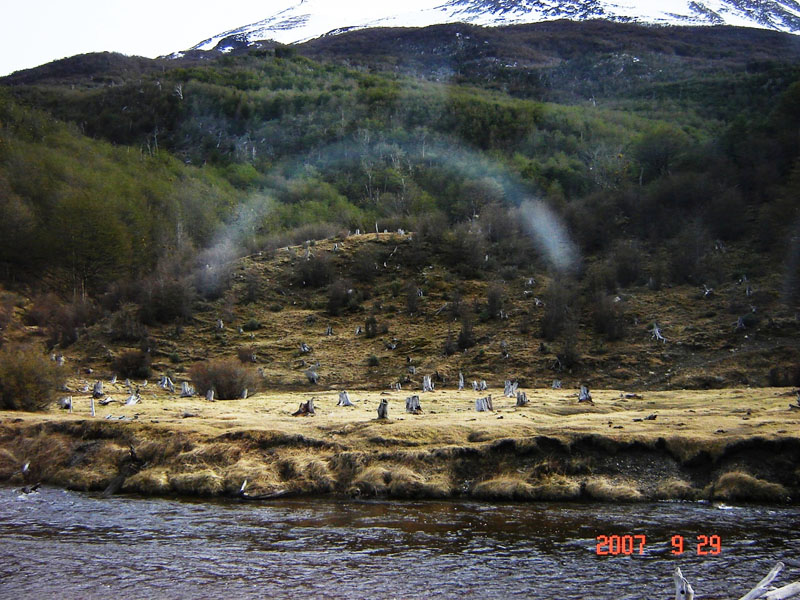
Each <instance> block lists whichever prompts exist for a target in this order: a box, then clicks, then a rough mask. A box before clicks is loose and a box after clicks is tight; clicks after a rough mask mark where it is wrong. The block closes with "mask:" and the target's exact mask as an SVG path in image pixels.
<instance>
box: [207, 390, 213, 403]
mask: <svg viewBox="0 0 800 600" xmlns="http://www.w3.org/2000/svg"><path fill="white" fill-rule="evenodd" d="M206 400H208V401H209V402H213V401H214V390H208V391H207V392H206Z"/></svg>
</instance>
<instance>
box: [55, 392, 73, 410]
mask: <svg viewBox="0 0 800 600" xmlns="http://www.w3.org/2000/svg"><path fill="white" fill-rule="evenodd" d="M58 407H59V408H63V409H64V410H69V412H72V396H64V397H63V398H59V399H58Z"/></svg>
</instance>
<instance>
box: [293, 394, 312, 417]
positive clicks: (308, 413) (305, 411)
mask: <svg viewBox="0 0 800 600" xmlns="http://www.w3.org/2000/svg"><path fill="white" fill-rule="evenodd" d="M315 414H317V413H316V411H315V410H314V399H313V398H310V399H309V400H308V402H301V403H300V408H298V409H297V411H296V412H293V413H292V416H293V417H313V416H314V415H315Z"/></svg>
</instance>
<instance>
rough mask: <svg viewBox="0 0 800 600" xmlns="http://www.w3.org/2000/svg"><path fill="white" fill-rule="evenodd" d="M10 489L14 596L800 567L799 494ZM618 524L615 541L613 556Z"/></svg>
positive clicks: (560, 593)
mask: <svg viewBox="0 0 800 600" xmlns="http://www.w3.org/2000/svg"><path fill="white" fill-rule="evenodd" d="M0 500H2V501H1V502H0V549H1V550H2V552H1V553H0V554H1V555H2V561H0V597H3V598H59V599H61V598H86V599H90V598H98V599H99V598H103V599H107V598H114V600H123V599H136V598H171V599H175V598H231V599H239V598H295V599H296V598H325V599H326V600H333V599H337V598H347V599H351V598H352V599H356V598H359V599H360V598H424V599H425V600H431V599H435V598H458V599H459V600H464V599H468V598H558V599H581V598H597V599H612V598H613V599H615V600H618V599H630V600H633V599H654V598H672V597H673V594H674V588H673V584H672V572H673V570H674V568H675V567H676V566H679V567H681V569H682V571H683V573H684V575H685V576H686V577H687V579H688V580H689V581H690V582H691V583H692V585H693V586H694V589H695V591H696V593H697V595H698V597H702V598H714V597H717V598H738V597H739V596H741V595H743V594H744V593H745V592H746V591H747V590H749V589H750V588H751V587H752V586H753V585H755V583H756V582H757V581H758V580H760V579H761V578H762V577H763V576H764V575H766V574H767V572H768V571H769V569H770V568H771V567H772V566H773V565H774V564H775V562H777V561H778V560H783V561H784V562H785V563H786V564H787V569H786V574H785V575H784V576H782V577H781V579H780V580H779V582H782V583H787V582H789V581H793V580H798V579H800V560H799V559H798V557H800V507H786V506H746V507H740V506H725V505H716V506H712V505H708V504H699V503H650V504H626V505H613V504H582V503H581V504H556V503H536V504H533V503H531V504H487V503H475V502H431V501H425V502H395V501H391V502H390V501H366V502H363V501H345V500H342V501H337V500H329V499H296V500H283V501H273V502H270V503H264V504H247V503H238V502H196V501H180V500H170V499H152V498H134V497H124V496H117V497H113V498H103V497H101V496H99V495H96V494H82V493H76V492H68V491H64V490H60V489H54V488H43V489H42V490H40V491H39V492H38V493H35V494H30V495H27V496H26V495H23V494H20V493H19V491H18V490H16V489H13V488H9V487H0ZM603 535H605V536H609V539H608V543H607V544H604V545H601V548H600V550H601V551H609V550H610V551H614V552H616V555H614V554H608V555H598V539H597V538H598V536H603ZM611 536H618V537H617V538H611ZM625 536H629V537H625ZM637 536H645V538H644V540H642V537H637ZM674 536H682V538H683V542H684V545H683V550H684V552H683V553H682V554H680V555H677V554H673V551H674V552H677V551H678V550H679V549H680V548H679V543H680V539H679V538H677V537H674ZM698 536H707V538H708V539H707V542H708V543H707V544H704V543H703V539H702V538H700V539H699V541H698ZM712 536H718V538H717V537H712ZM673 539H674V543H675V545H674V546H673ZM698 544H701V547H700V549H699V550H700V552H701V553H700V554H699V553H698ZM717 548H719V552H718V553H717ZM703 552H705V553H703Z"/></svg>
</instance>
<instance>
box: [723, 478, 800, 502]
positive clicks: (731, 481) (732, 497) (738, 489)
mask: <svg viewBox="0 0 800 600" xmlns="http://www.w3.org/2000/svg"><path fill="white" fill-rule="evenodd" d="M707 493H708V495H710V496H711V498H712V499H714V500H726V501H737V500H739V501H743V500H744V501H746V500H750V501H756V502H785V501H786V500H787V499H788V498H789V492H788V490H787V489H786V488H785V487H783V486H782V485H780V484H778V483H771V482H769V481H764V480H763V479H759V478H757V477H753V476H752V475H750V474H749V473H744V472H742V471H732V472H730V473H725V474H724V475H721V476H720V477H719V478H718V479H717V480H716V481H715V482H714V483H713V484H712V487H711V490H710V492H707Z"/></svg>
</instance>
